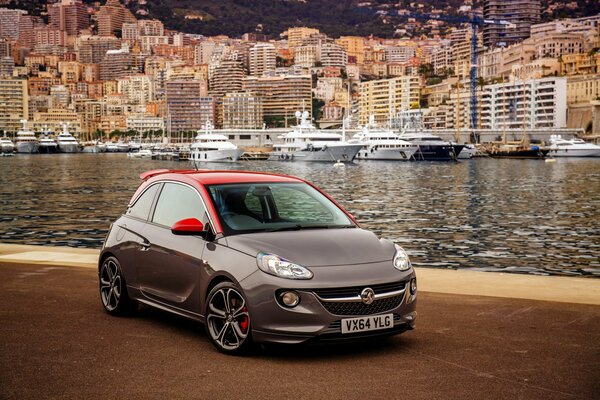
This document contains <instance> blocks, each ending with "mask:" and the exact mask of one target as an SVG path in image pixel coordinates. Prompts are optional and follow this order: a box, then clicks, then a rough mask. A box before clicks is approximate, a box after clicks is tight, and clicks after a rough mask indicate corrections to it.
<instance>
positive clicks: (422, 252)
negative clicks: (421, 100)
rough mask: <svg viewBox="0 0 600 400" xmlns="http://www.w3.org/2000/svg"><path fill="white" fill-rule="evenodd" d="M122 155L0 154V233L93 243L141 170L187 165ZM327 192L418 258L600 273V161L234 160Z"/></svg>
mask: <svg viewBox="0 0 600 400" xmlns="http://www.w3.org/2000/svg"><path fill="white" fill-rule="evenodd" d="M185 167H187V165H185V164H183V163H176V162H166V161H151V160H130V159H127V157H125V156H124V155H123V154H102V155H91V154H90V155H88V154H79V155H60V154H59V155H47V156H46V155H44V156H42V155H33V156H27V155H20V156H18V157H10V158H2V159H0V171H1V173H0V185H1V189H0V195H1V196H0V241H2V242H14V243H24V244H51V245H67V246H76V247H100V246H101V244H102V240H103V238H104V235H105V234H106V231H107V229H108V227H109V225H110V223H111V222H113V221H114V220H115V218H116V217H117V216H118V215H120V214H121V212H122V211H123V210H124V207H125V205H126V204H127V202H128V201H129V199H130V197H131V195H132V194H133V192H134V190H135V188H136V187H137V186H138V184H139V177H138V175H139V173H140V172H142V171H145V170H148V169H154V168H177V169H181V168H185ZM200 167H201V168H213V169H214V168H222V169H248V170H256V171H270V172H279V173H285V174H291V175H296V176H299V177H301V178H304V179H308V180H310V181H312V182H314V183H316V184H317V185H318V186H320V187H322V188H323V189H325V190H326V191H327V192H328V193H330V194H331V195H332V196H333V197H334V198H336V199H337V200H339V202H340V203H341V204H342V205H343V206H344V207H346V208H347V209H348V210H349V211H350V212H351V213H353V214H354V215H355V216H356V218H357V219H358V220H359V221H360V223H361V224H362V226H364V227H365V228H368V229H371V230H373V231H375V232H376V233H377V234H379V235H381V236H385V237H388V238H390V239H392V240H394V241H396V242H397V243H399V244H401V245H403V246H404V247H406V249H407V250H408V252H409V254H410V255H411V257H412V259H413V263H414V264H415V265H418V266H428V267H438V268H474V269H480V270H491V271H506V272H519V273H531V274H560V275H587V276H600V261H599V260H600V169H599V167H600V160H568V161H567V160H558V161H557V162H555V163H543V162H539V161H537V160H520V161H517V160H487V159H481V160H474V161H467V162H461V163H393V162H375V161H369V162H360V163H357V164H355V165H350V166H347V167H344V168H333V167H332V166H331V165H330V164H304V163H278V162H262V161H254V162H242V163H237V164H232V165H231V164H222V165H215V164H206V165H201V166H200Z"/></svg>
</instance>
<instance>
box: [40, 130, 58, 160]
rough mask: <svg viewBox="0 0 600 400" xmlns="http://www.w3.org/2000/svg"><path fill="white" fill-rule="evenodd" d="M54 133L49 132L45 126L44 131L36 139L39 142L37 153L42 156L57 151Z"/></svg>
mask: <svg viewBox="0 0 600 400" xmlns="http://www.w3.org/2000/svg"><path fill="white" fill-rule="evenodd" d="M54 136H55V134H54V132H52V131H49V130H48V127H47V126H45V127H44V130H43V131H42V132H41V135H40V137H39V139H38V141H39V147H38V149H39V152H40V153H42V154H53V153H56V152H57V151H58V143H56V140H55V139H54Z"/></svg>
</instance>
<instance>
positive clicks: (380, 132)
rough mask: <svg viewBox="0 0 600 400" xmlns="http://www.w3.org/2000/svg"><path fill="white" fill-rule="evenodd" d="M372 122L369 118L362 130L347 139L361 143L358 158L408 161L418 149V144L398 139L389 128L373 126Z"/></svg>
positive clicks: (350, 141)
mask: <svg viewBox="0 0 600 400" xmlns="http://www.w3.org/2000/svg"><path fill="white" fill-rule="evenodd" d="M373 122H374V121H373V119H371V120H370V122H369V124H368V125H366V126H365V127H364V128H363V130H362V132H359V133H357V134H355V135H354V136H353V137H352V139H350V140H349V141H348V142H349V143H360V144H362V145H363V147H362V149H361V150H360V151H359V152H358V154H357V155H356V158H357V159H358V160H398V161H409V160H410V159H411V157H412V156H413V154H415V152H416V151H417V150H418V149H419V147H418V146H416V145H414V144H412V143H410V142H407V141H406V140H402V139H400V138H399V137H398V135H397V134H395V133H394V132H392V131H391V130H389V129H383V128H377V127H375V126H374V124H373Z"/></svg>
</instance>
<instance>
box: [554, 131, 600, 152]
mask: <svg viewBox="0 0 600 400" xmlns="http://www.w3.org/2000/svg"><path fill="white" fill-rule="evenodd" d="M548 155H549V156H553V157H600V146H598V145H596V144H593V143H587V142H585V141H583V140H581V139H577V138H573V139H563V138H562V137H561V136H560V135H552V136H550V153H548Z"/></svg>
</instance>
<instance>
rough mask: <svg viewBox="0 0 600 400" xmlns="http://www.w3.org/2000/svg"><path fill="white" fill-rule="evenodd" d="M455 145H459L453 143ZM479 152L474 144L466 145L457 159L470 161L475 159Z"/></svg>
mask: <svg viewBox="0 0 600 400" xmlns="http://www.w3.org/2000/svg"><path fill="white" fill-rule="evenodd" d="M453 144H458V143H453ZM478 152H479V150H477V147H476V146H475V145H474V144H470V143H468V144H465V147H463V149H462V150H461V151H460V153H458V157H456V158H457V159H459V160H468V159H471V158H473V157H475V155H476V154H477V153H478Z"/></svg>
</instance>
